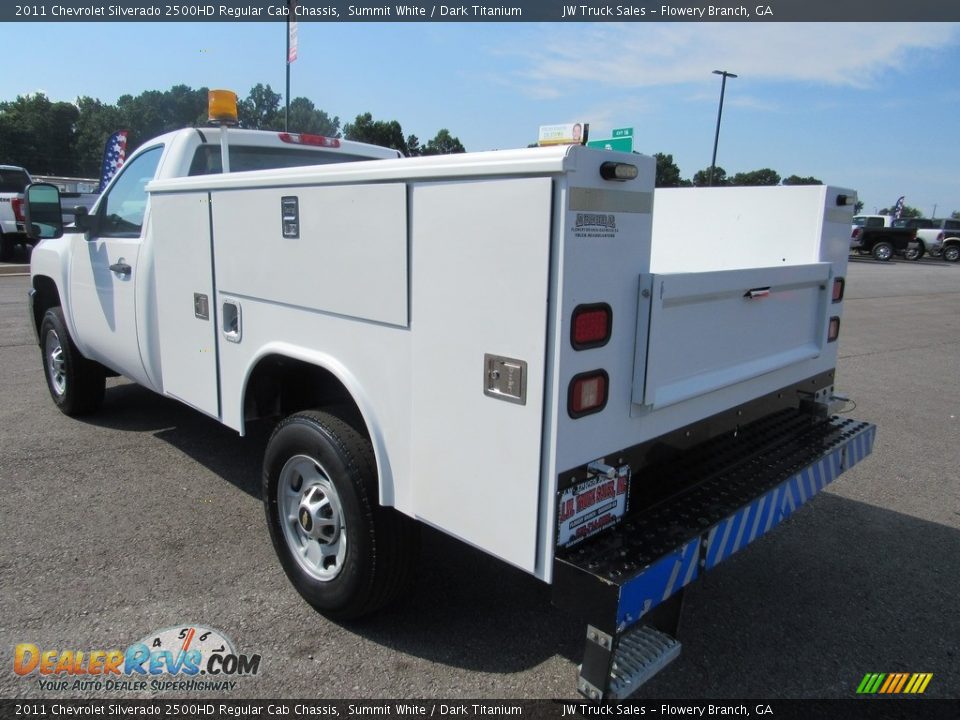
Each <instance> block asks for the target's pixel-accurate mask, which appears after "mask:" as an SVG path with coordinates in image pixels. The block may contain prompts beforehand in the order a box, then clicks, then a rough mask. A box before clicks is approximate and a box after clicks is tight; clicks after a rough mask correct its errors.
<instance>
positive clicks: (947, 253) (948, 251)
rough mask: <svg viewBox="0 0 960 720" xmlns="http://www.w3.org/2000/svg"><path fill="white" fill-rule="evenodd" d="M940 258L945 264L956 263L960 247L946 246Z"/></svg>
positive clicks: (959, 255) (959, 254) (959, 256)
mask: <svg viewBox="0 0 960 720" xmlns="http://www.w3.org/2000/svg"><path fill="white" fill-rule="evenodd" d="M941 257H942V258H943V259H944V260H946V261H947V262H956V261H957V260H958V259H960V245H947V246H946V247H945V248H944V249H943V253H942V255H941Z"/></svg>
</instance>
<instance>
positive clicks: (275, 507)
mask: <svg viewBox="0 0 960 720" xmlns="http://www.w3.org/2000/svg"><path fill="white" fill-rule="evenodd" d="M378 493H379V486H378V482H377V470H376V461H375V459H374V455H373V447H372V446H371V444H370V441H369V440H368V439H367V438H365V437H364V436H363V435H361V434H360V433H359V432H357V430H355V429H354V428H353V427H351V426H350V425H348V424H347V423H345V422H344V421H343V420H341V419H339V418H337V417H335V416H333V415H331V414H329V413H326V412H321V411H317V410H309V411H305V412H300V413H297V414H295V415H291V416H290V417H288V418H286V419H285V420H284V421H283V422H281V423H280V424H279V425H278V426H277V428H276V429H275V430H274V432H273V435H272V436H271V438H270V441H269V443H268V444H267V451H266V454H265V457H264V463H263V501H264V507H265V510H266V515H267V525H268V527H269V529H270V537H271V539H272V540H273V546H274V549H275V550H276V552H277V556H278V557H279V559H280V564H281V565H282V566H283V569H284V571H285V572H286V574H287V577H288V578H289V579H290V581H291V582H292V583H293V586H294V587H295V588H296V589H297V591H298V592H299V593H300V595H302V596H303V598H304V599H305V600H306V601H307V602H308V603H310V604H311V605H312V606H313V607H314V608H316V609H317V610H319V611H320V612H322V613H323V614H325V615H327V616H329V617H332V618H337V619H349V618H356V617H360V616H362V615H367V614H369V613H372V612H374V611H376V610H378V609H380V608H381V607H383V606H384V605H386V604H388V603H389V602H391V601H393V600H395V599H396V598H398V597H399V596H400V595H401V594H403V592H404V591H405V590H406V588H407V587H408V585H409V583H410V580H411V579H412V576H413V568H414V566H415V563H416V559H417V554H418V551H419V527H418V526H417V524H416V522H414V521H413V520H411V519H410V518H407V517H406V516H404V515H402V514H401V513H399V512H397V511H396V510H394V509H393V508H388V507H383V506H381V505H380V504H379V502H378Z"/></svg>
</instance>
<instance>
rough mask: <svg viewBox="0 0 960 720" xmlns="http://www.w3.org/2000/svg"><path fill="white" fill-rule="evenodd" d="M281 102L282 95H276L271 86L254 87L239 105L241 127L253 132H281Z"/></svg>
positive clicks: (260, 85) (258, 85)
mask: <svg viewBox="0 0 960 720" xmlns="http://www.w3.org/2000/svg"><path fill="white" fill-rule="evenodd" d="M280 100H282V98H281V96H280V94H279V93H275V92H274V91H273V88H271V87H270V86H269V85H264V84H263V83H257V84H256V85H254V86H253V87H252V88H251V89H250V93H249V94H248V95H247V97H246V99H245V100H241V101H239V102H238V103H237V116H238V117H239V119H240V125H241V127H245V128H250V129H253V130H281V129H282V128H283V111H282V110H281V109H280ZM291 105H292V103H291ZM303 132H307V131H306V130H304V131H303Z"/></svg>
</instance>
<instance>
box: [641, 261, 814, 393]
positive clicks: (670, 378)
mask: <svg viewBox="0 0 960 720" xmlns="http://www.w3.org/2000/svg"><path fill="white" fill-rule="evenodd" d="M829 277H830V264H829V263H812V264H809V265H793V266H789V267H771V268H748V269H743V270H724V271H718V272H702V273H669V274H655V275H654V276H653V283H652V296H651V298H650V326H649V327H650V330H649V335H648V340H647V345H646V363H645V364H644V363H642V362H638V363H637V371H636V372H637V375H638V376H637V377H635V378H634V402H635V403H638V404H643V405H648V406H652V407H653V408H657V407H664V406H667V405H672V404H674V403H678V402H682V401H684V400H687V399H689V398H692V397H696V396H699V395H703V394H705V393H708V392H711V391H713V390H717V389H719V388H722V387H726V386H728V385H733V384H735V383H738V382H742V381H745V380H749V379H750V378H754V377H757V376H759V375H763V374H765V373H769V372H773V371H774V370H779V369H780V368H784V367H787V366H789V365H791V364H793V363H797V362H800V361H802V360H807V359H810V358H815V357H817V356H818V355H819V354H820V352H821V351H822V349H823V345H824V343H825V342H826V334H827V328H826V303H827V302H828V297H829V294H828V291H827V287H828V281H829ZM645 304H646V303H642V304H641V311H645ZM644 365H645V367H644ZM644 371H645V374H644Z"/></svg>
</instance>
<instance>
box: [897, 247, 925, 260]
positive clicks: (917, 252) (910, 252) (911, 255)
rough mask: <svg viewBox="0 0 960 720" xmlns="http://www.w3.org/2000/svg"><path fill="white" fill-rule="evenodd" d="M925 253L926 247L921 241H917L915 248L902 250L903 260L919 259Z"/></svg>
mask: <svg viewBox="0 0 960 720" xmlns="http://www.w3.org/2000/svg"><path fill="white" fill-rule="evenodd" d="M925 254H926V248H924V247H923V243H917V246H916V247H915V248H907V249H906V250H904V251H903V258H904V260H919V259H920V258H922V257H923V256H924V255H925Z"/></svg>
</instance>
